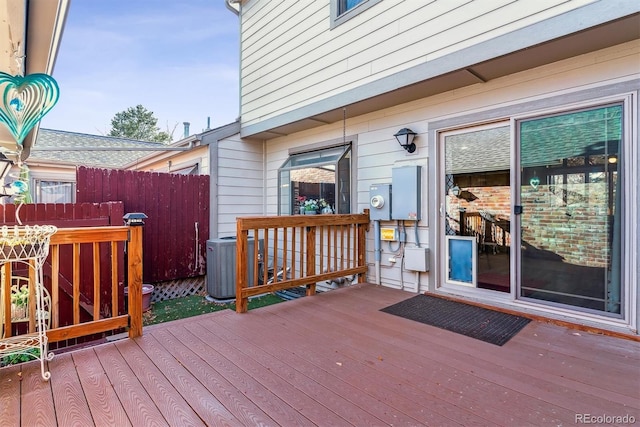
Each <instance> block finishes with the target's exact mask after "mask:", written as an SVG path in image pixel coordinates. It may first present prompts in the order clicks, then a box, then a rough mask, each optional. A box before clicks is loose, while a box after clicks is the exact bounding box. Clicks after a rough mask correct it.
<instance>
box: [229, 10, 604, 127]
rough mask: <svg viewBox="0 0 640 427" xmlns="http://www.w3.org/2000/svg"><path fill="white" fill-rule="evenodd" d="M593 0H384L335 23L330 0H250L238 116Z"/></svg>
mask: <svg viewBox="0 0 640 427" xmlns="http://www.w3.org/2000/svg"><path fill="white" fill-rule="evenodd" d="M591 2H593V0H571V1H563V0H540V1H527V0H491V1H480V0H475V1H470V0H446V1H444V0H438V1H426V0H424V1H419V0H411V1H403V2H399V1H392V0H383V1H381V2H379V3H378V4H376V5H375V6H374V7H371V8H369V9H368V10H366V11H364V12H363V13H361V14H359V15H357V16H356V17H354V18H353V19H351V20H349V21H347V22H346V23H344V24H342V25H339V26H338V27H336V28H335V29H333V30H330V29H329V13H330V9H329V6H330V4H329V0H325V1H317V0H315V1H314V0H303V1H297V2H291V3H289V2H273V1H270V2H266V1H253V2H249V3H248V5H247V8H246V9H243V11H244V12H243V17H242V62H241V73H242V88H241V90H242V107H241V108H242V120H243V126H247V125H251V124H254V123H256V122H259V121H260V120H263V119H267V118H270V117H273V116H276V115H279V114H282V113H285V112H287V111H291V110H293V109H296V108H300V107H303V106H305V105H308V104H310V103H313V102H317V101H319V100H322V99H324V98H327V97H329V96H332V95H335V94H338V93H340V92H343V91H346V90H349V89H353V88H355V87H358V86H360V85H363V84H366V83H370V82H372V81H375V80H376V79H380V78H382V77H385V76H388V75H391V74H394V73H396V72H398V71H401V70H404V69H408V68H410V67H412V66H415V65H418V64H421V63H425V62H428V61H430V60H433V59H435V58H438V57H441V56H443V55H445V54H449V53H452V52H455V51H457V50H460V49H463V48H467V47H469V46H473V45H474V44H477V43H480V42H483V41H486V40H487V39H491V38H495V37H498V36H501V35H503V34H505V33H508V32H510V31H513V30H516V29H518V28H522V27H525V26H527V25H530V24H532V23H535V22H539V21H542V20H544V19H547V18H549V17H552V16H556V15H559V14H561V13H564V12H567V11H569V10H571V9H575V8H577V7H580V6H583V5H585V4H588V3H591Z"/></svg>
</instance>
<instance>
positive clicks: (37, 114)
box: [0, 72, 60, 147]
mask: <svg viewBox="0 0 640 427" xmlns="http://www.w3.org/2000/svg"><path fill="white" fill-rule="evenodd" d="M0 90H2V98H1V100H0V122H1V123H3V124H4V125H5V126H6V127H7V129H9V132H11V134H12V135H13V137H14V138H15V139H16V142H17V143H18V145H19V146H21V147H22V141H23V140H24V138H25V137H26V136H27V134H28V133H29V131H30V130H31V129H33V127H34V126H35V125H36V124H37V123H38V122H39V121H40V120H41V119H42V118H43V117H44V116H45V115H46V114H47V113H48V112H49V111H51V109H52V108H53V106H54V105H56V102H58V98H59V97H60V90H59V88H58V83H56V81H55V80H54V79H53V77H51V76H50V75H48V74H42V73H37V74H29V75H28V76H24V77H22V76H11V75H9V74H7V73H3V72H0Z"/></svg>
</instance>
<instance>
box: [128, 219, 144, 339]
mask: <svg viewBox="0 0 640 427" xmlns="http://www.w3.org/2000/svg"><path fill="white" fill-rule="evenodd" d="M146 218H147V216H146V215H145V214H143V213H128V214H126V215H125V216H124V217H123V219H124V223H125V225H127V226H129V241H128V242H127V286H128V287H129V296H128V305H129V338H135V337H139V336H142V230H143V226H144V220H145V219H146Z"/></svg>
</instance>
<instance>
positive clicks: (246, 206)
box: [211, 135, 265, 237]
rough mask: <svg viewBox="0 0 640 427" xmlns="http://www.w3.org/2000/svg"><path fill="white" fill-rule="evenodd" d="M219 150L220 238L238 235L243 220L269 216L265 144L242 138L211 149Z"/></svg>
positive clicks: (214, 179)
mask: <svg viewBox="0 0 640 427" xmlns="http://www.w3.org/2000/svg"><path fill="white" fill-rule="evenodd" d="M211 149H212V150H214V152H213V153H212V155H213V156H215V155H216V154H215V150H217V159H218V160H217V163H218V164H217V169H216V171H212V174H211V180H212V186H215V189H214V188H212V192H215V193H217V200H213V201H212V202H213V203H215V204H216V206H217V212H218V215H217V223H218V230H217V231H218V237H225V236H234V235H235V234H236V218H237V217H239V216H261V215H265V205H264V200H265V199H264V191H265V190H264V185H263V184H264V168H263V164H264V156H263V143H262V142H247V141H242V140H240V137H239V135H235V136H233V137H230V138H226V139H223V140H221V141H219V142H218V143H217V148H216V147H215V146H212V147H211Z"/></svg>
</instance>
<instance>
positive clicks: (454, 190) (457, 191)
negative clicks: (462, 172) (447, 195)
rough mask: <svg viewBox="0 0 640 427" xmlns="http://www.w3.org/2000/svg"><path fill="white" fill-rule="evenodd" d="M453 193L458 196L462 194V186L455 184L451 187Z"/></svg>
mask: <svg viewBox="0 0 640 427" xmlns="http://www.w3.org/2000/svg"><path fill="white" fill-rule="evenodd" d="M451 194H453V195H454V196H456V197H458V196H460V187H458V186H457V185H456V186H454V187H453V188H452V189H451Z"/></svg>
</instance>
